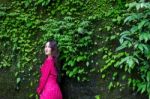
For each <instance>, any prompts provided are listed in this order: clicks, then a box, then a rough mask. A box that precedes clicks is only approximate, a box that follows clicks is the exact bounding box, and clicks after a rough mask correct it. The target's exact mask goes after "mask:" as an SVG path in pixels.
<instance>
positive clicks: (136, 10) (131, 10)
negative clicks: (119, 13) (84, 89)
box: [101, 0, 150, 99]
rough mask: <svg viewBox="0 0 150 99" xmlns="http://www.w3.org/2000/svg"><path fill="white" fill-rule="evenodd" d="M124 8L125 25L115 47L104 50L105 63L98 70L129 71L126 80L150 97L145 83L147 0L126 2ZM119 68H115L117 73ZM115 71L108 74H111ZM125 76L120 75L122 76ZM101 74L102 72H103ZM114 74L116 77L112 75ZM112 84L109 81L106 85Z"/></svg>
mask: <svg viewBox="0 0 150 99" xmlns="http://www.w3.org/2000/svg"><path fill="white" fill-rule="evenodd" d="M126 6H127V7H128V12H127V13H126V14H124V16H125V19H124V25H125V26H126V27H127V28H125V29H124V31H122V32H121V33H120V35H119V37H118V38H119V46H118V47H117V48H116V51H115V52H113V51H112V50H111V49H110V50H109V49H108V50H107V52H108V53H114V54H108V53H105V55H104V56H103V59H104V60H105V63H106V65H104V66H103V68H102V69H101V72H102V73H104V71H106V69H107V70H108V69H110V68H111V69H112V68H116V69H121V70H123V71H125V72H126V75H128V76H129V75H130V77H128V78H127V80H128V84H129V85H130V86H132V88H133V89H135V90H137V91H138V92H140V93H144V92H145V93H147V95H148V96H149V99H150V91H149V90H150V87H149V77H150V75H149V73H150V70H149V55H150V54H149V52H150V45H149V40H150V38H149V31H150V27H149V26H150V20H149V12H150V3H149V2H144V1H142V0H141V1H139V2H132V3H129V4H127V5H126ZM118 73H119V72H117V74H118ZM115 76H116V74H113V75H112V78H114V77H115ZM124 77H125V76H122V78H123V79H125V78H124ZM103 78H104V76H103ZM115 78H116V77H115ZM112 86H113V83H112V82H111V83H110V84H109V89H110V88H111V87H112Z"/></svg>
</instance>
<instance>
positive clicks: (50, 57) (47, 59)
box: [45, 56, 53, 62]
mask: <svg viewBox="0 0 150 99" xmlns="http://www.w3.org/2000/svg"><path fill="white" fill-rule="evenodd" d="M45 61H46V62H49V61H53V57H52V56H48V57H47V58H46V60H45Z"/></svg>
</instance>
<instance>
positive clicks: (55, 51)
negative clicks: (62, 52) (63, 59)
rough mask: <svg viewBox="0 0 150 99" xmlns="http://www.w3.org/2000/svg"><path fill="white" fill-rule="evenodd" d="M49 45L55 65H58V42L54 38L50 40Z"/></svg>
mask: <svg viewBox="0 0 150 99" xmlns="http://www.w3.org/2000/svg"><path fill="white" fill-rule="evenodd" d="M48 42H49V47H50V48H51V55H52V57H53V59H54V62H55V65H57V60H58V56H59V52H58V48H57V42H56V41H54V40H49V41H48Z"/></svg>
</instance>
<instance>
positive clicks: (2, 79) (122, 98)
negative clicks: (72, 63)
mask: <svg viewBox="0 0 150 99" xmlns="http://www.w3.org/2000/svg"><path fill="white" fill-rule="evenodd" d="M15 81H16V80H15V78H14V75H13V73H12V72H11V71H10V70H1V69H0V99H28V92H29V90H30V91H31V89H27V88H25V87H26V86H27V85H25V84H24V85H23V86H22V87H21V89H20V90H16V89H15V88H16V86H15ZM108 82H109V81H104V80H102V79H100V77H99V75H93V76H92V77H91V80H90V81H89V82H83V83H81V82H77V81H76V80H75V79H70V78H67V77H64V78H62V82H61V89H62V93H63V96H64V99H96V98H95V96H96V95H99V96H100V97H101V98H100V99H147V97H146V96H142V95H140V93H135V92H133V91H132V90H131V89H129V88H128V87H127V88H125V89H124V90H123V91H119V89H114V90H111V91H109V90H108V89H107V86H108ZM34 90H35V88H34V89H32V91H33V92H34Z"/></svg>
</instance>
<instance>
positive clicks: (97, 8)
mask: <svg viewBox="0 0 150 99" xmlns="http://www.w3.org/2000/svg"><path fill="white" fill-rule="evenodd" d="M0 2H1V4H0V28H1V29H0V45H1V47H0V54H1V55H0V58H1V60H0V70H1V73H2V75H0V79H1V82H0V83H1V85H2V87H0V89H1V90H2V93H0V96H1V97H3V99H13V98H14V99H20V98H22V99H23V98H24V99H28V98H31V99H37V94H36V92H35V88H36V86H37V83H38V79H39V67H40V65H41V63H42V61H43V59H44V53H43V48H44V44H45V42H46V40H48V39H50V38H53V39H55V40H56V41H57V42H58V46H59V50H60V57H59V66H60V69H61V77H62V80H61V81H62V82H61V88H62V91H63V95H64V99H109V98H112V99H144V98H147V96H146V95H149V87H143V84H142V83H143V82H141V83H136V82H134V81H135V80H134V79H133V78H134V77H135V75H132V73H131V72H126V71H127V70H131V69H133V71H134V70H136V69H134V68H129V69H128V68H126V69H125V70H124V69H118V68H116V67H115V66H122V65H118V64H117V65H114V63H118V61H119V59H118V58H120V59H121V58H122V57H123V55H128V54H124V53H123V54H122V53H119V52H118V53H117V54H116V55H115V53H116V52H115V49H116V47H117V46H118V45H119V41H118V39H119V37H120V34H121V32H122V31H124V30H126V29H130V25H131V26H132V23H131V24H130V23H129V24H127V25H125V24H124V20H125V18H126V17H127V16H129V18H128V19H126V22H128V21H129V22H130V21H132V20H133V21H134V17H135V19H136V18H137V19H138V16H135V15H132V14H131V16H130V13H132V11H133V12H136V10H135V9H134V10H127V8H128V7H129V9H131V8H134V7H136V8H137V9H138V10H139V9H140V11H141V10H142V11H145V13H144V15H145V17H143V18H147V19H148V15H149V12H148V11H149V10H147V8H148V7H149V4H147V3H145V2H142V0H141V2H138V3H137V2H136V0H124V1H123V0H109V1H108V0H19V1H18V0H13V1H11V0H10V1H9V0H7V1H4V0H1V1H0ZM141 7H146V10H145V9H144V8H141ZM139 13H140V12H139ZM140 18H141V19H142V17H140ZM144 22H145V21H144ZM133 25H134V24H133ZM143 25H144V24H142V25H140V26H143ZM146 26H148V25H146ZM141 28H142V27H139V29H141ZM148 28H149V27H148ZM141 30H142V29H141ZM123 37H124V36H123ZM142 37H143V36H142ZM129 40H130V39H129ZM142 40H146V41H148V40H149V38H146V39H145V38H142ZM127 42H128V41H127ZM127 42H126V43H125V44H128V43H127ZM125 44H124V46H123V47H124V48H125V47H126V46H125ZM130 46H131V44H130V45H129V47H130ZM123 47H121V48H123ZM143 47H144V48H145V46H142V47H140V48H139V49H141V50H142V49H143ZM128 50H131V49H127V51H128ZM123 51H124V50H123ZM141 56H142V55H141ZM113 58H115V59H113ZM116 59H118V61H117V60H116ZM135 62H137V61H135ZM127 63H129V65H130V66H131V65H133V64H134V63H133V61H130V62H129V61H128V62H127ZM131 63H132V64H131ZM120 64H121V62H120ZM125 67H128V66H125ZM137 70H138V69H137ZM134 73H136V72H134ZM145 75H148V74H147V72H146V73H145ZM131 77H133V78H131ZM138 77H139V79H140V76H138ZM147 77H149V75H148V76H147ZM10 80H11V82H10ZM148 80H149V79H148ZM144 81H145V80H144ZM129 82H130V83H131V82H132V84H129ZM4 83H5V84H4ZM146 84H149V83H147V82H146ZM127 85H130V86H127ZM144 86H145V85H144ZM146 86H148V85H146ZM5 87H6V88H5ZM131 88H133V89H135V90H136V89H138V91H141V93H143V92H145V93H146V94H144V95H143V96H142V95H140V93H139V92H136V91H135V90H134V91H132V90H131ZM9 91H10V92H9ZM8 93H9V94H10V95H8ZM6 94H7V95H6Z"/></svg>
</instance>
